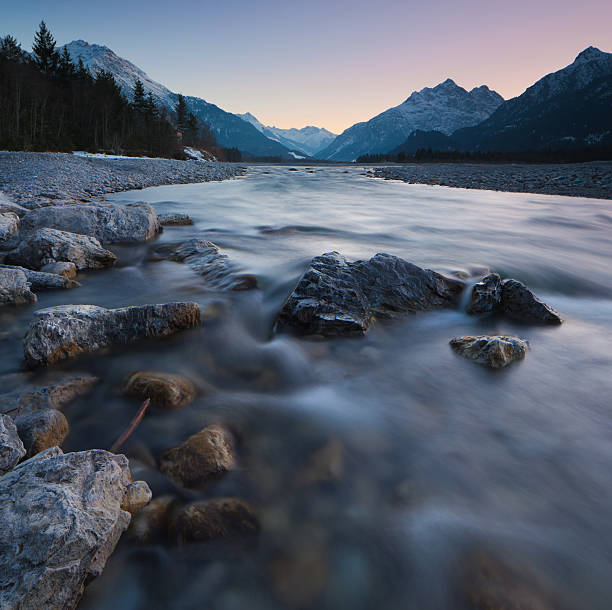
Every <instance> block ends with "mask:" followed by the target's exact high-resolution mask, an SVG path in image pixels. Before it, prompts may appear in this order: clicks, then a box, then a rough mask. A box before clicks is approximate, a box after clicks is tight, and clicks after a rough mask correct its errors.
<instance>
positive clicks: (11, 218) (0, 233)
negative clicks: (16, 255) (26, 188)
mask: <svg viewBox="0 0 612 610" xmlns="http://www.w3.org/2000/svg"><path fill="white" fill-rule="evenodd" d="M18 242H19V216H17V214H14V213H13V212H0V250H11V249H12V248H14V247H15V246H16V245H17V243H18Z"/></svg>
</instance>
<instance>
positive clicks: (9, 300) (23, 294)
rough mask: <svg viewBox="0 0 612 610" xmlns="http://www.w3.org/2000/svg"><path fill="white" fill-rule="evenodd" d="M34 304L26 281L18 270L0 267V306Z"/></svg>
mask: <svg viewBox="0 0 612 610" xmlns="http://www.w3.org/2000/svg"><path fill="white" fill-rule="evenodd" d="M28 303H36V295H35V294H34V293H33V292H32V291H31V290H30V285H29V283H28V279H27V278H26V276H25V274H24V273H23V271H20V270H19V269H6V268H2V267H0V305H26V304H28Z"/></svg>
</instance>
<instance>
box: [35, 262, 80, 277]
mask: <svg viewBox="0 0 612 610" xmlns="http://www.w3.org/2000/svg"><path fill="white" fill-rule="evenodd" d="M41 271H43V272H45V273H55V274H57V275H61V276H63V277H67V278H68V279H69V280H71V279H73V278H75V277H76V274H77V268H76V265H75V264H74V263H49V264H48V265H45V266H44V267H42V269H41Z"/></svg>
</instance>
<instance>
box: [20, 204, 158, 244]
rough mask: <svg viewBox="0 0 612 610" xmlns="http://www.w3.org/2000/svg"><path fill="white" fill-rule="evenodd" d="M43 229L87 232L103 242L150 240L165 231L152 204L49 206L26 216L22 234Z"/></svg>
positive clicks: (85, 233) (86, 233) (84, 233)
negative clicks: (162, 229)
mask: <svg viewBox="0 0 612 610" xmlns="http://www.w3.org/2000/svg"><path fill="white" fill-rule="evenodd" d="M43 228H49V229H57V230H59V231H68V232H70V233H78V234H80V235H87V236H89V237H94V238H95V239H97V240H98V241H100V242H101V243H114V242H139V241H146V240H148V239H151V238H153V237H155V236H156V235H157V234H158V233H160V232H161V226H160V224H159V220H158V219H157V214H156V213H155V210H153V208H152V207H151V206H150V205H149V204H148V203H128V204H126V205H121V204H117V203H96V204H85V205H79V204H73V205H60V206H47V207H43V208H38V209H36V210H32V211H31V212H29V213H28V214H26V216H25V217H24V218H23V221H22V225H21V231H22V233H25V232H33V231H36V230H37V229H43Z"/></svg>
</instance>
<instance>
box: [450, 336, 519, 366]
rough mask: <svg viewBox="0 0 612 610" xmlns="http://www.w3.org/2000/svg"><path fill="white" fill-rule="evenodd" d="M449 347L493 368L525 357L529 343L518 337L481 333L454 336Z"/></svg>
mask: <svg viewBox="0 0 612 610" xmlns="http://www.w3.org/2000/svg"><path fill="white" fill-rule="evenodd" d="M450 345H451V347H452V348H453V349H454V350H455V351H456V352H457V353H459V354H461V355H462V356H465V357H466V358H470V359H471V360H473V361H474V362H478V363H479V364H486V365H487V366H489V367H491V368H493V369H499V368H502V367H504V366H506V365H508V364H510V363H511V362H513V361H514V360H521V359H522V358H524V357H525V354H526V353H527V349H528V347H529V343H527V341H525V340H523V339H519V338H518V337H508V336H495V335H494V336H490V335H481V336H477V337H472V336H466V337H456V338H455V339H451V341H450Z"/></svg>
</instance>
